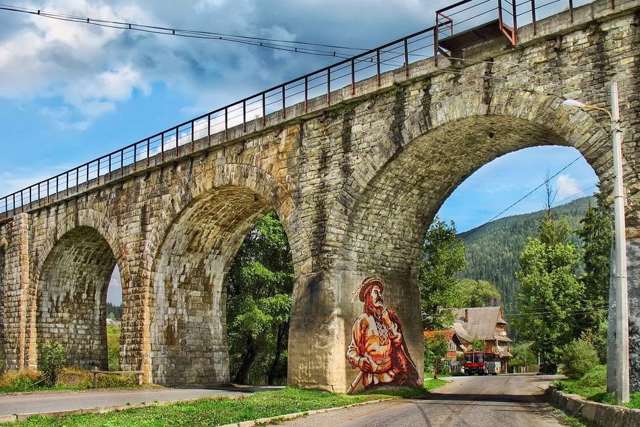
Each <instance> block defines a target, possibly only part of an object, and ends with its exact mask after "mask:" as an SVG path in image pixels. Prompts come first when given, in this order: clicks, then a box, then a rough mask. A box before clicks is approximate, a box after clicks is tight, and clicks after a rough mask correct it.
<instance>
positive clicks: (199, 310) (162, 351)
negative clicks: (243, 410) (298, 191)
mask: <svg viewBox="0 0 640 427" xmlns="http://www.w3.org/2000/svg"><path fill="white" fill-rule="evenodd" d="M208 176H209V179H207V180H206V181H205V182H202V181H199V180H196V182H195V183H193V184H192V186H191V187H190V188H191V191H189V192H188V193H187V192H182V193H181V194H180V195H179V196H178V197H176V198H175V199H174V200H173V201H172V203H171V206H172V207H171V210H172V218H171V221H170V222H167V223H165V224H164V225H163V226H162V227H159V228H158V229H157V231H156V233H154V237H153V238H152V239H153V241H154V243H153V247H154V250H155V253H154V256H153V260H154V262H153V265H152V267H151V274H150V283H149V287H148V289H149V307H150V318H149V322H148V328H149V329H148V330H149V336H148V341H147V342H148V344H147V348H148V352H146V354H147V355H148V357H147V367H148V368H147V371H148V374H149V379H150V380H151V381H152V382H154V383H161V384H198V385H213V384H224V383H228V382H229V367H228V349H227V343H226V324H225V323H226V315H225V312H226V306H225V301H224V295H223V283H224V277H225V275H226V273H227V271H228V269H229V267H230V265H231V261H232V259H233V257H234V256H235V254H236V252H237V250H238V249H239V247H240V245H241V243H242V241H243V239H244V237H245V235H246V233H247V232H248V231H249V230H250V229H251V227H252V226H253V224H254V223H255V221H256V220H257V219H258V218H259V217H260V216H261V215H263V214H265V213H266V212H268V211H269V210H275V211H276V213H277V214H278V216H279V217H280V220H281V222H282V224H283V226H284V228H285V231H286V232H287V233H288V235H292V234H291V233H292V231H291V230H292V228H293V227H295V226H296V221H295V220H294V217H293V215H294V214H295V213H294V210H293V201H292V199H291V195H290V194H289V192H288V191H287V190H286V189H285V188H284V187H283V186H282V185H279V184H278V183H277V181H276V180H275V179H274V178H273V177H272V176H270V175H269V174H267V173H265V172H263V171H261V170H260V169H259V168H257V167H254V166H250V165H244V164H225V165H222V166H219V167H216V168H215V169H214V171H213V176H211V175H208ZM159 230H163V231H162V232H161V233H160V232H159Z"/></svg>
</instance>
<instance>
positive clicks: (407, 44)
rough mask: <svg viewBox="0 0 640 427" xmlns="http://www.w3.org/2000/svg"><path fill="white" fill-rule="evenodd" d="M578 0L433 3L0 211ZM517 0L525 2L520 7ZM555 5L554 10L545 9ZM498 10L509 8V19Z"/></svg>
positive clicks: (83, 185)
mask: <svg viewBox="0 0 640 427" xmlns="http://www.w3.org/2000/svg"><path fill="white" fill-rule="evenodd" d="M577 1H579V0H547V1H546V2H541V0H538V3H537V4H536V1H535V0H521V1H520V2H519V3H517V0H511V1H509V0H463V1H459V2H457V3H455V4H452V5H450V6H447V7H445V8H443V9H440V10H438V11H437V12H436V24H435V25H434V26H433V27H429V28H426V29H424V30H422V31H418V32H416V33H413V34H410V35H408V36H406V37H403V38H400V39H398V40H394V41H392V42H390V43H386V44H384V45H382V46H379V47H376V48H374V49H371V50H368V51H366V52H363V53H360V54H358V55H355V56H353V57H351V58H348V59H344V60H342V61H339V62H337V63H335V64H332V65H330V66H327V67H324V68H321V69H319V70H316V71H314V72H311V73H309V74H306V75H304V76H301V77H298V78H295V79H293V80H289V81H287V82H285V83H282V84H279V85H277V86H273V87H271V88H269V89H267V90H264V91H262V92H259V93H257V94H255V95H251V96H249V97H246V98H244V99H241V100H240V101H237V102H235V103H232V104H229V105H227V106H225V107H222V108H218V109H217V110H214V111H211V112H209V113H206V114H203V115H201V116H199V117H196V118H195V119H192V120H189V121H187V122H184V123H181V124H179V125H176V126H174V127H172V128H170V129H167V130H164V131H162V132H159V133H156V134H155V135H152V136H150V137H147V138H144V139H142V140H140V141H137V142H135V143H133V144H130V145H127V146H126V147H124V148H121V149H118V150H116V151H113V152H111V153H109V154H106V155H104V156H101V157H98V158H96V159H94V160H91V161H89V162H87V163H84V164H82V165H80V166H78V167H75V168H73V169H70V170H68V171H65V172H62V173H61V174H58V175H56V176H54V177H51V178H48V179H45V180H43V181H40V182H38V183H36V184H33V185H31V186H29V187H26V188H23V189H21V190H18V191H16V192H14V193H12V194H9V195H7V196H4V197H2V198H0V219H2V218H7V217H10V216H13V215H15V214H16V213H18V212H23V211H26V210H29V209H34V208H38V207H40V206H42V205H45V204H47V203H50V202H52V201H56V200H59V199H60V198H65V197H68V196H70V195H72V194H75V193H79V192H82V191H85V190H87V189H89V188H92V186H97V185H100V184H102V183H104V182H105V181H108V180H111V179H116V178H120V177H123V176H126V175H127V174H129V173H132V172H135V171H136V170H139V169H140V168H145V167H149V166H151V165H156V164H159V163H162V162H164V161H165V160H167V159H175V158H178V157H180V156H181V155H182V154H184V153H185V152H186V153H189V152H193V151H195V149H196V145H198V142H199V141H203V140H205V139H207V138H208V140H207V142H208V145H207V146H209V145H211V141H212V139H216V140H219V141H218V143H224V142H225V141H227V140H228V139H229V138H231V137H230V134H231V133H232V132H231V131H232V130H233V131H234V132H233V134H234V135H235V131H237V130H238V129H240V132H244V133H247V132H248V131H249V129H248V127H249V126H250V125H251V127H252V128H253V130H258V129H260V128H265V127H267V126H268V125H269V122H272V121H274V120H276V121H277V120H284V119H286V118H287V114H289V113H290V112H293V110H294V109H295V111H298V109H301V110H302V112H303V113H306V112H311V111H315V110H319V109H322V108H326V107H327V106H330V105H331V102H332V99H331V97H332V93H335V91H336V90H341V89H345V88H347V87H350V88H351V94H352V95H356V94H357V83H359V82H362V81H364V80H369V79H376V80H377V85H378V86H380V85H381V81H382V76H383V75H384V74H385V73H387V72H390V71H398V70H402V69H404V71H405V74H406V76H407V77H410V70H411V69H410V65H411V64H412V63H415V62H417V61H420V60H424V59H427V58H431V57H435V58H436V60H437V56H438V54H439V53H440V54H442V53H446V52H444V51H443V50H442V49H440V48H439V42H440V41H441V40H442V39H444V38H447V37H450V36H452V35H454V34H455V33H458V32H462V31H464V30H467V29H470V28H472V27H474V26H477V25H480V24H483V23H486V22H490V20H492V19H496V18H498V19H499V22H500V26H501V29H502V28H504V30H503V32H504V33H505V35H506V36H507V38H508V39H509V40H510V41H511V42H512V43H513V44H514V45H515V44H516V43H517V32H518V17H521V16H524V17H525V21H526V18H527V17H528V18H529V19H530V20H529V22H532V23H533V24H534V28H535V25H536V22H537V21H539V20H540V19H541V12H543V14H544V13H546V12H549V10H553V9H552V7H553V6H554V5H556V6H557V5H558V4H567V5H568V7H569V8H570V10H571V16H572V17H573V8H574V7H575V5H574V3H576V2H577ZM592 1H593V0H585V1H583V2H582V3H590V2H592ZM523 6H524V7H528V8H529V9H527V10H523V11H520V10H521V9H519V8H522V7H523ZM550 8H551V9H550ZM554 13H557V10H556V11H554V12H552V13H551V14H554ZM505 15H510V19H507V18H506V17H505ZM507 21H508V22H507ZM294 106H295V107H294ZM216 136H218V137H217V138H214V137H216Z"/></svg>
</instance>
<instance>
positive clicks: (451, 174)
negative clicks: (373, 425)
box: [289, 82, 638, 391]
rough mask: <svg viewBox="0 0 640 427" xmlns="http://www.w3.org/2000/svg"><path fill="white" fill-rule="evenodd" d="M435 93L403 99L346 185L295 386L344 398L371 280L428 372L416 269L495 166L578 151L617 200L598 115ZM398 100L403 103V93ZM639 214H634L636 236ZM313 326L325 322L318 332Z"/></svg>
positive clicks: (294, 363) (503, 97)
mask: <svg viewBox="0 0 640 427" xmlns="http://www.w3.org/2000/svg"><path fill="white" fill-rule="evenodd" d="M430 87H431V84H430V83H428V82H427V83H424V85H423V90H424V96H423V100H422V105H420V106H417V107H416V106H415V105H408V104H407V101H405V99H409V97H405V96H404V95H402V94H401V95H396V97H395V104H394V105H393V118H392V120H391V126H390V128H389V129H388V130H387V131H386V132H384V133H383V134H381V138H380V139H379V140H377V141H376V142H375V144H376V145H375V146H374V147H372V149H370V150H367V151H365V152H364V153H365V154H364V155H363V156H362V157H363V158H362V159H361V160H360V161H359V162H358V164H356V166H355V167H354V170H353V176H354V177H355V179H350V180H347V181H345V182H344V184H343V188H342V190H341V192H342V193H343V194H344V196H343V197H341V196H338V197H336V199H337V200H339V201H340V204H341V205H336V207H335V209H333V210H332V213H333V215H332V218H331V222H330V224H329V226H328V227H327V228H328V229H330V230H344V232H340V233H335V234H334V235H331V236H328V237H327V239H333V241H334V242H335V243H332V245H335V246H336V247H338V248H339V249H338V251H337V256H332V257H331V258H330V259H329V260H328V261H327V262H328V264H329V266H328V267H327V268H326V269H325V270H324V271H322V273H321V275H320V276H319V277H318V281H321V282H322V283H323V286H324V287H325V289H331V290H332V293H327V292H324V293H322V295H320V294H318V295H316V294H314V292H313V289H314V288H315V287H317V286H314V284H310V285H309V286H308V287H307V291H306V293H305V294H304V295H301V296H300V297H299V298H297V299H296V305H295V306H294V320H295V319H298V322H297V323H298V326H296V323H292V329H291V333H290V338H289V339H290V347H291V343H293V342H297V343H300V344H298V345H299V347H298V348H297V349H293V348H290V377H291V376H292V374H291V372H292V371H293V373H294V375H298V376H299V377H303V378H306V380H307V381H308V382H309V383H308V385H311V386H321V387H323V388H329V389H333V390H336V391H344V390H346V388H347V386H348V385H349V384H350V383H351V381H352V379H353V378H355V377H356V374H357V371H356V370H354V369H352V368H351V367H350V366H349V365H348V363H347V362H346V360H345V357H344V354H345V350H346V347H347V345H348V344H349V340H350V336H351V326H352V323H353V321H354V319H355V318H356V317H357V316H358V314H359V313H360V312H361V311H362V304H361V303H360V302H359V301H357V299H356V300H355V301H354V299H353V292H354V290H355V289H357V287H358V286H359V284H360V283H361V282H362V280H363V279H364V278H365V277H368V276H372V275H373V276H379V277H381V278H382V279H383V280H385V282H386V283H387V287H386V288H385V294H386V298H385V302H386V303H387V304H388V305H389V306H390V307H392V308H394V309H395V310H397V311H398V313H399V316H400V319H401V321H402V323H403V325H404V328H405V330H404V335H405V337H406V340H407V345H408V348H409V352H410V353H411V355H412V356H413V357H414V361H415V362H416V365H418V372H422V366H423V361H422V358H423V357H422V353H423V350H422V349H423V344H422V330H421V320H420V311H419V306H418V304H417V301H419V293H418V289H417V286H416V278H417V271H416V268H415V267H416V261H417V259H418V255H419V249H420V246H419V245H420V241H421V238H422V235H423V233H424V231H425V229H426V227H427V226H428V225H429V223H430V222H431V221H432V219H433V216H434V215H435V213H436V212H437V211H438V209H439V207H440V206H441V204H442V203H443V202H444V200H445V199H446V198H447V197H448V195H449V194H450V193H451V192H452V191H453V190H454V189H455V188H456V187H457V186H458V185H459V184H460V183H461V182H462V181H463V180H464V179H465V178H466V177H468V176H469V175H471V174H472V173H473V172H474V171H475V170H477V169H478V168H480V167H481V166H483V165H484V164H486V163H488V162H490V161H491V160H493V159H495V158H496V157H498V156H501V155H504V154H507V153H509V152H512V151H516V150H519V149H522V148H526V147H532V146H539V145H562V146H570V147H574V148H576V149H577V150H578V151H579V152H580V153H581V154H582V155H583V156H584V158H585V159H586V160H587V162H588V163H589V164H590V165H591V166H592V167H593V169H594V171H595V172H596V174H597V176H598V177H599V179H600V183H601V187H602V190H603V191H605V192H610V189H611V184H612V182H611V179H612V176H611V172H610V170H611V166H612V162H611V155H610V139H609V133H608V131H607V129H606V127H605V126H606V125H607V124H608V121H606V120H603V117H601V116H600V115H598V114H593V113H586V112H584V111H581V110H572V109H568V108H566V107H563V106H562V101H563V99H562V98H560V97H557V96H553V95H548V94H540V93H535V92H525V91H519V90H502V91H500V90H495V91H491V90H490V91H489V92H487V91H485V92H484V93H483V91H482V90H480V91H469V92H468V93H460V94H455V95H456V96H451V95H452V94H448V95H449V96H447V97H445V96H442V98H440V99H439V98H438V97H439V96H441V95H438V94H437V93H430V92H429V91H430ZM394 90H395V91H397V93H401V92H402V91H404V90H406V88H403V87H397V88H395V89H394ZM413 90H414V91H415V88H413ZM415 98H416V97H415V96H414V97H413V98H412V99H415ZM586 101H589V100H588V99H587V100H586ZM412 111H413V113H409V112H412ZM603 125H604V126H603ZM627 168H628V166H627ZM626 173H627V175H628V176H629V179H628V181H627V186H628V188H636V189H637V187H638V182H637V181H636V180H635V175H634V174H633V173H632V171H629V170H627V171H626ZM632 194H637V193H636V192H635V191H633V192H632ZM630 204H632V205H635V203H633V201H631V203H630ZM637 214H638V212H637V210H633V209H632V210H631V211H630V213H629V215H628V216H629V223H631V225H630V228H632V227H633V225H632V223H633V221H634V218H637ZM313 306H318V307H325V310H324V314H322V315H321V314H318V315H317V316H314V314H316V313H319V312H320V310H321V309H315V310H314V309H312V308H310V307H313ZM326 313H330V316H326V315H325V314H326ZM303 318H305V319H306V320H304V321H303V320H302V319H303ZM316 318H318V319H323V322H322V324H321V328H320V327H319V328H318V330H317V331H316V330H315V329H313V328H314V326H313V324H314V323H318V322H317V320H316ZM300 325H303V326H302V327H301V326H300ZM310 328H312V332H311V333H310V332H309V330H310ZM320 329H322V333H320ZM316 332H317V333H316ZM309 335H311V336H313V337H314V338H313V339H309ZM310 361H311V362H310ZM309 368H312V369H317V372H318V374H319V375H321V376H322V378H320V377H319V376H318V378H316V377H315V375H316V374H312V375H308V374H305V373H304V372H303V371H307V372H308V371H309Z"/></svg>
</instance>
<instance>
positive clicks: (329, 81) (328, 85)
mask: <svg viewBox="0 0 640 427" xmlns="http://www.w3.org/2000/svg"><path fill="white" fill-rule="evenodd" d="M327 105H331V68H327Z"/></svg>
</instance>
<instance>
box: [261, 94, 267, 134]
mask: <svg viewBox="0 0 640 427" xmlns="http://www.w3.org/2000/svg"><path fill="white" fill-rule="evenodd" d="M265 126H267V95H266V93H264V92H262V127H265Z"/></svg>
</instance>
